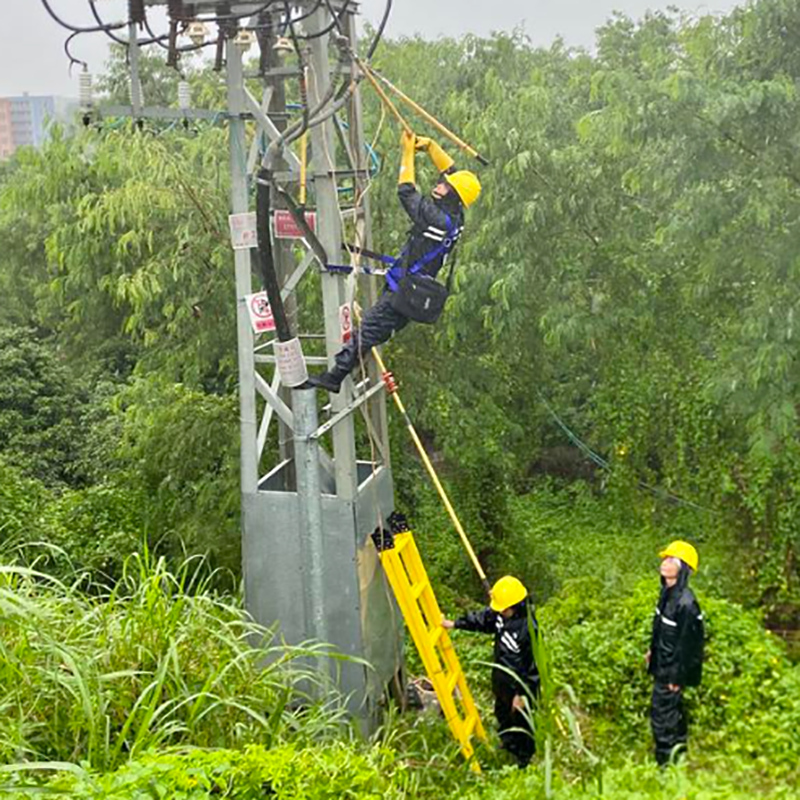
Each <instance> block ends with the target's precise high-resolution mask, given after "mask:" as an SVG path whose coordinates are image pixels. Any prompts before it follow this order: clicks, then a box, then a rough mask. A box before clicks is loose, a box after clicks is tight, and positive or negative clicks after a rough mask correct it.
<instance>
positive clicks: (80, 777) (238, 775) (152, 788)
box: [0, 742, 407, 800]
mask: <svg viewBox="0 0 800 800" xmlns="http://www.w3.org/2000/svg"><path fill="white" fill-rule="evenodd" d="M395 758H396V754H395V753H393V752H392V751H391V750H389V749H385V748H379V747H373V748H364V749H363V750H362V751H360V752H359V751H358V750H357V749H356V748H355V747H353V746H352V745H348V744H347V743H344V742H340V743H332V744H327V745H321V746H317V747H297V746H295V745H283V746H280V747H274V748H272V749H269V750H268V749H266V748H265V747H263V746H260V745H251V746H249V747H246V748H245V749H244V750H243V751H235V750H218V751H215V752H201V751H191V752H188V753H180V754H179V753H176V754H169V753H164V754H148V755H145V756H143V757H142V758H141V759H140V760H136V761H131V762H130V763H128V764H126V765H125V766H124V767H122V768H121V769H119V770H117V771H116V772H112V773H108V774H97V773H93V772H90V771H85V770H75V771H73V772H72V773H70V774H67V775H64V776H63V777H60V778H58V779H56V780H53V781H51V782H50V784H49V785H47V786H46V789H47V791H48V793H55V796H56V797H69V798H76V799H77V798H97V800H100V798H102V799H103V800H139V798H141V799H142V800H151V798H154V797H163V798H176V799H177V798H181V800H194V799H195V798H196V799H197V800H199V799H200V798H206V797H209V796H214V795H221V796H224V797H228V798H231V800H261V798H263V797H267V796H276V797H285V798H298V799H299V798H303V799H304V800H340V798H359V800H384V799H385V800H395V799H396V800H400V798H403V797H406V796H407V795H406V793H405V791H404V790H403V785H404V779H403V772H404V769H403V767H402V766H397V765H396V764H395V763H394V760H395ZM39 788H42V787H39ZM13 794H14V796H16V797H19V796H20V794H23V795H24V794H27V793H25V792H23V791H22V790H21V788H19V787H16V788H15V789H14V793H13ZM0 796H8V795H5V794H2V795H0ZM31 796H33V793H31Z"/></svg>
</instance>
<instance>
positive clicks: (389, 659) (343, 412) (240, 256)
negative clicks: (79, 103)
mask: <svg viewBox="0 0 800 800" xmlns="http://www.w3.org/2000/svg"><path fill="white" fill-rule="evenodd" d="M166 4H167V0H146V5H147V6H163V5H166ZM332 5H333V7H334V8H336V9H337V10H338V9H340V8H341V6H342V0H334V2H333V3H332ZM193 6H194V8H195V11H196V13H199V14H204V13H212V14H213V13H216V12H217V11H218V8H219V5H218V2H217V1H216V0H213V1H208V0H196V2H194V3H193ZM292 6H293V7H295V8H302V9H303V10H304V11H303V13H306V12H307V11H308V10H309V9H311V8H312V7H313V6H318V7H317V10H316V11H315V12H314V13H313V14H312V15H311V16H310V17H309V18H308V19H307V20H305V22H304V25H305V26H306V27H305V30H306V32H308V33H314V32H317V31H321V30H323V29H324V28H327V27H328V25H329V23H330V21H331V20H330V16H329V14H328V12H327V10H326V9H325V8H324V7H323V6H322V5H320V4H317V3H315V2H314V0H295V1H294V2H292ZM354 6H355V4H354V3H351V4H350V6H349V9H350V10H349V11H348V13H347V14H346V17H345V19H346V24H347V35H348V37H349V39H350V41H351V43H352V45H353V49H355V43H356V21H355V12H354V11H353V10H352V9H353V8H354ZM259 7H260V4H259V3H257V2H232V3H230V13H231V14H240V13H244V12H254V11H256V10H258V8H259ZM135 31H136V28H135V26H130V32H131V33H132V34H133V35H132V38H131V45H130V48H129V49H130V55H129V61H130V63H131V67H132V74H131V80H132V87H133V92H132V100H133V107H130V108H119V107H115V108H111V109H107V110H106V113H107V114H108V115H111V116H119V115H127V116H131V117H133V118H137V119H139V118H168V119H176V118H178V119H180V118H185V119H209V118H218V117H219V114H218V113H217V114H214V113H213V112H207V111H202V110H185V111H184V110H181V111H178V110H176V109H163V108H152V107H147V106H146V105H145V98H143V97H142V93H141V86H140V83H139V78H138V50H139V48H138V44H137V43H136V41H135ZM328 40H329V36H328V35H325V36H322V37H320V38H317V39H312V40H311V42H310V54H309V65H310V68H311V76H310V81H309V83H310V97H309V102H310V105H311V106H312V107H313V106H314V104H315V99H316V98H319V97H321V96H323V95H324V94H325V92H326V90H327V87H328V86H329V85H330V84H329V82H330V80H331V69H330V62H329V55H328ZM226 57H227V58H226V63H227V71H226V83H227V100H228V109H227V113H225V114H224V116H225V117H227V119H228V122H229V142H230V171H231V210H232V213H234V214H239V213H245V212H247V211H249V210H250V205H251V203H250V187H251V185H252V173H253V170H254V169H255V167H256V164H257V161H258V155H259V147H258V142H257V141H255V142H254V143H253V145H252V147H251V149H250V157H249V158H247V157H246V155H245V154H246V153H247V131H246V124H247V122H249V121H255V123H256V125H257V128H258V133H259V134H263V135H264V136H265V137H266V138H267V139H268V140H270V141H274V140H275V139H276V138H278V137H279V135H280V130H279V127H278V125H279V124H280V122H281V121H283V120H285V118H286V115H285V110H286V109H285V105H284V101H283V95H284V93H283V92H281V91H276V84H277V82H278V81H280V80H283V79H285V78H287V77H292V75H293V74H294V71H293V70H289V69H285V68H281V67H276V68H273V69H270V70H269V71H268V72H267V76H266V80H267V84H268V85H267V86H266V87H265V90H264V93H263V96H262V98H261V100H260V101H259V100H257V99H256V98H255V97H253V95H252V94H251V93H250V91H249V90H248V88H247V86H246V78H248V77H252V76H248V75H246V74H245V71H244V66H243V52H242V50H241V49H240V48H239V47H238V46H237V45H236V44H235V43H234V41H233V39H232V38H229V39H228V40H227V41H226ZM350 69H351V75H352V76H354V75H355V65H351V67H350ZM347 116H348V122H349V125H348V130H347V131H346V132H342V133H346V134H347V135H346V136H343V138H344V140H345V142H346V146H345V148H344V150H345V151H346V155H347V157H348V161H349V169H347V170H345V172H346V173H347V174H348V175H353V176H354V181H355V187H356V196H359V195H360V194H361V193H363V191H364V190H365V188H366V185H367V182H368V181H367V176H368V162H367V157H366V153H365V143H364V134H363V121H362V112H361V101H360V97H359V92H358V90H356V91H355V92H354V94H353V97H352V99H351V100H350V102H349V103H348V106H347ZM276 122H277V123H278V124H276ZM339 124H340V123H339V121H338V120H335V119H329V120H327V121H326V122H325V123H323V124H321V125H318V126H315V127H314V128H313V129H312V131H311V143H312V149H313V154H314V155H313V160H312V164H311V166H312V167H313V181H314V190H315V195H316V199H317V234H318V236H319V238H320V240H321V241H322V244H323V245H324V247H325V249H326V251H327V252H328V254H329V256H330V257H331V258H332V259H334V260H336V261H338V260H339V258H340V256H341V252H342V229H341V227H342V226H341V217H340V212H339V204H338V184H337V173H338V170H337V167H336V164H337V147H336V136H335V135H334V134H335V127H334V126H335V125H339ZM340 131H341V128H340ZM259 138H260V136H256V140H258V139H259ZM284 155H285V157H286V162H287V164H286V166H287V170H286V171H285V172H284V173H283V174H280V175H276V178H277V179H279V180H280V181H281V182H282V183H283V184H285V185H291V184H293V183H296V182H297V180H298V177H299V161H298V159H297V157H296V156H295V155H294V154H293V153H291V152H290V151H288V150H287V151H286V152H285V154H284ZM328 159H330V160H331V162H332V163H333V168H331V164H330V163H328ZM274 206H275V203H273V207H274ZM345 216H347V214H345ZM350 216H351V218H353V219H354V222H355V226H356V230H357V238H358V239H359V241H360V243H363V244H364V245H365V246H366V247H369V246H370V245H371V226H370V217H369V200H368V197H364V198H363V199H362V201H361V203H360V208H359V209H358V210H357V211H355V212H353V213H352V214H351V215H350ZM265 233H266V232H265V231H259V234H260V235H264V234H265ZM275 244H276V246H275V247H274V254H275V257H276V262H277V263H276V267H277V269H278V274H279V276H283V277H284V283H283V291H282V294H283V295H284V297H289V296H290V295H292V293H293V292H294V291H295V290H296V288H297V286H298V285H299V284H300V282H301V280H302V279H303V277H304V275H305V274H306V273H307V272H308V270H309V269H310V268H312V266H314V265H315V264H316V260H315V257H314V255H313V253H312V251H311V249H310V248H309V247H308V246H307V244H306V243H303V244H306V251H307V252H306V253H305V255H304V257H303V258H302V259H301V260H300V263H299V264H295V263H294V258H293V256H292V250H291V248H290V247H287V246H285V245H284V246H281V245H280V243H275ZM252 254H253V251H249V250H236V251H235V253H234V262H235V276H236V297H237V333H238V363H239V376H240V382H239V392H240V429H241V457H240V458H241V491H242V530H243V540H242V558H243V573H244V578H245V602H246V606H247V609H248V611H249V612H250V613H251V614H252V615H253V617H254V618H255V619H256V620H257V621H258V622H260V623H262V624H264V625H273V624H277V626H278V630H279V633H280V635H281V636H282V637H283V638H284V639H285V640H286V641H287V642H289V643H293V644H299V643H301V642H305V641H308V640H309V639H318V640H320V641H326V642H328V643H330V644H332V645H334V646H335V648H336V649H337V650H338V651H339V652H340V653H343V654H346V655H351V656H353V657H355V658H358V659H365V660H366V661H367V662H368V663H369V664H370V665H371V667H370V668H365V667H364V666H363V664H362V663H356V662H354V661H353V662H347V661H345V662H339V663H338V666H337V668H336V675H335V678H336V680H337V682H338V685H339V687H340V688H341V689H342V690H343V691H344V693H345V694H346V695H347V696H348V698H349V707H350V709H351V711H352V713H353V714H354V715H356V716H358V717H360V718H361V719H362V720H364V721H366V722H367V724H368V725H369V724H370V723H371V722H374V721H375V719H376V715H375V711H376V709H377V705H378V703H379V701H380V699H381V697H382V695H383V694H384V692H385V690H386V688H387V686H389V685H390V684H391V683H392V682H393V681H395V680H396V679H397V677H398V676H399V674H400V670H401V668H402V638H401V629H402V621H401V618H400V615H399V613H398V611H397V608H396V606H395V604H394V600H393V598H392V595H391V590H390V588H389V587H388V585H387V583H386V580H385V576H384V575H383V572H382V570H381V568H380V562H379V559H378V556H377V553H376V551H375V549H374V547H373V545H372V543H371V541H370V538H369V537H370V534H371V533H372V531H374V529H375V528H376V527H378V526H379V525H383V524H384V523H385V521H386V520H387V519H388V517H389V515H390V514H391V512H392V510H393V508H394V500H393V494H394V492H393V485H392V477H391V470H390V464H389V442H388V426H387V421H386V407H385V398H384V394H383V392H382V384H381V382H380V376H379V375H378V373H377V368H376V367H375V366H374V365H373V364H370V366H369V378H368V380H367V381H365V382H363V383H362V384H359V386H357V387H354V386H353V382H352V381H351V380H350V379H348V380H347V381H346V382H345V384H344V386H343V391H342V393H341V394H340V395H338V396H334V397H333V399H332V402H331V412H332V414H331V417H330V419H329V420H327V421H326V422H325V423H324V424H323V425H319V423H318V421H317V404H316V398H315V393H314V392H310V391H293V392H287V391H286V390H285V389H282V387H281V384H280V378H279V375H278V374H277V370H275V371H274V373H273V376H272V378H271V379H270V380H268V379H267V378H265V377H264V376H263V375H262V374H261V372H260V371H259V367H261V369H268V368H269V367H270V366H271V365H274V357H273V356H272V355H271V354H270V351H271V342H260V343H259V344H258V345H256V342H255V338H254V335H253V331H252V328H251V326H250V320H249V315H248V311H247V308H246V303H245V297H246V296H247V295H248V294H251V293H252V291H253V280H252V274H253V264H252ZM317 266H318V265H317ZM321 281H322V289H323V314H322V319H323V320H324V328H325V342H326V352H327V358H326V359H321V358H314V357H311V358H307V359H306V360H307V363H309V364H311V365H314V364H321V362H322V363H325V362H328V363H330V361H331V359H332V357H333V355H334V354H335V353H336V352H337V351H338V350H339V348H340V346H341V334H340V329H339V308H340V306H341V305H342V304H343V303H344V302H345V300H346V278H345V277H343V276H342V275H340V274H331V273H328V272H324V271H323V273H322V275H321ZM361 288H362V295H361V298H362V301H363V304H364V305H365V306H366V305H370V304H372V303H373V302H374V301H375V299H376V298H377V287H376V286H375V284H374V282H373V281H371V280H370V279H367V278H364V279H362V286H361ZM273 368H274V367H273ZM354 389H355V390H356V391H354ZM258 397H261V398H262V400H263V401H264V402H265V406H264V411H263V414H262V415H261V417H260V419H259V415H258V406H257V398H258ZM356 411H359V412H360V413H361V414H362V415H363V416H364V418H365V420H366V422H367V424H368V426H369V427H370V429H371V431H372V436H373V441H374V443H375V449H376V451H377V452H376V454H375V459H374V461H373V460H372V459H370V460H369V461H358V460H357V458H356V447H355V433H354V420H353V415H354V413H355V412H356ZM275 416H277V417H278V419H279V420H280V423H281V425H282V427H283V431H284V435H283V436H281V441H282V443H283V444H282V446H281V453H280V456H281V461H280V463H279V464H278V466H276V467H275V468H274V469H272V470H271V471H270V472H269V473H268V474H267V475H264V476H260V470H259V465H260V463H261V461H262V458H263V456H264V453H265V449H266V445H267V442H268V432H269V428H270V424H271V422H272V420H273V418H274V417H275ZM286 432H288V437H287V435H286ZM328 433H331V434H332V439H333V458H331V457H330V456H329V455H328V454H327V453H326V451H325V450H324V449H323V448H322V447H321V446H320V441H321V439H322V437H323V436H325V435H326V434H328ZM287 438H293V442H292V443H291V444H293V445H294V447H291V446H288V445H287V443H286V442H285V440H286V439H287ZM292 451H294V452H293V453H292ZM292 455H293V457H292ZM395 687H396V685H395Z"/></svg>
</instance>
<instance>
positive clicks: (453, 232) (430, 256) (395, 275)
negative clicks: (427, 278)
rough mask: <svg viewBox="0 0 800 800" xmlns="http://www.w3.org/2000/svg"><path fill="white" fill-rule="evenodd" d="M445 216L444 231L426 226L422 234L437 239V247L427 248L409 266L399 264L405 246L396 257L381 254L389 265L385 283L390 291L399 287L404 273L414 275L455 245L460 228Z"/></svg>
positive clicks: (447, 252) (405, 251)
mask: <svg viewBox="0 0 800 800" xmlns="http://www.w3.org/2000/svg"><path fill="white" fill-rule="evenodd" d="M445 218H446V219H447V230H446V231H442V230H440V229H438V228H433V227H428V228H426V229H425V231H424V232H423V234H422V235H423V236H424V237H426V238H427V239H433V240H434V241H438V242H439V245H438V247H434V248H433V249H432V250H429V251H428V252H427V253H425V255H424V256H422V258H420V259H418V260H417V261H415V262H414V263H413V264H412V265H411V266H410V267H403V266H401V265H400V262H401V261H402V259H403V256H405V255H406V253H407V251H408V248H407V247H406V249H405V250H403V252H402V253H400V255H399V256H398V257H397V258H392V256H381V258H380V260H381V261H382V262H383V263H384V264H388V265H390V269H389V271H388V272H387V273H386V285H387V286H388V288H389V291H390V292H396V291H397V290H398V289H399V288H400V281H402V280H403V278H405V277H406V275H416V274H417V273H418V272H420V271H421V270H423V269H424V268H425V267H427V266H428V264H430V263H431V261H433V260H434V259H437V258H439V256H441V255H445V256H447V255H448V254H449V253H450V251H451V250H452V249H453V248H454V247H455V244H456V241H457V240H458V237H459V235H460V234H461V229H460V228H459V227H458V226H457V225H455V224H453V221H452V220H451V219H450V215H449V214H445Z"/></svg>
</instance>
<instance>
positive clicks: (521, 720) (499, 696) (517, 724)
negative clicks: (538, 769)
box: [493, 685, 536, 768]
mask: <svg viewBox="0 0 800 800" xmlns="http://www.w3.org/2000/svg"><path fill="white" fill-rule="evenodd" d="M493 689H494V715H495V717H496V718H497V727H498V729H499V730H500V741H501V742H502V743H503V749H504V750H505V751H506V752H508V753H510V754H511V755H512V756H513V757H514V758H515V759H516V760H517V764H518V765H519V766H520V768H523V767H527V766H528V764H529V763H530V760H531V758H533V754H534V753H535V752H536V741H535V739H534V738H533V728H531V725H530V722H529V719H528V717H529V716H530V715H528V716H526V715H525V714H521V713H520V712H519V711H515V710H514V707H513V705H512V702H513V700H514V695H515V694H523V695H525V692H524V690H523V688H522V687H521V686H520V687H518V688H517V689H516V690H514V689H513V688H511V687H498V686H497V685H495V686H494V687H493ZM528 699H529V698H528Z"/></svg>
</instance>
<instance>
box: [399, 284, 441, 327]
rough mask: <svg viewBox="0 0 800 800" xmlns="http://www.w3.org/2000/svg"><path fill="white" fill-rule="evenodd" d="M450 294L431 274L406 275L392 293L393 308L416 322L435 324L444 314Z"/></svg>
mask: <svg viewBox="0 0 800 800" xmlns="http://www.w3.org/2000/svg"><path fill="white" fill-rule="evenodd" d="M449 296H450V292H449V291H448V289H447V287H446V286H442V284H441V283H437V282H436V279H435V278H432V277H431V276H430V275H424V274H422V273H418V274H416V275H406V277H405V278H403V280H402V281H400V286H399V288H398V289H397V291H396V292H394V293H393V294H392V308H393V309H394V310H395V311H397V312H399V313H400V314H402V315H403V316H404V317H408V318H409V319H411V320H414V322H424V323H426V324H428V325H433V323H434V322H436V321H437V320H438V319H439V317H441V316H442V311H444V305H445V303H446V302H447V298H448V297H449Z"/></svg>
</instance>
